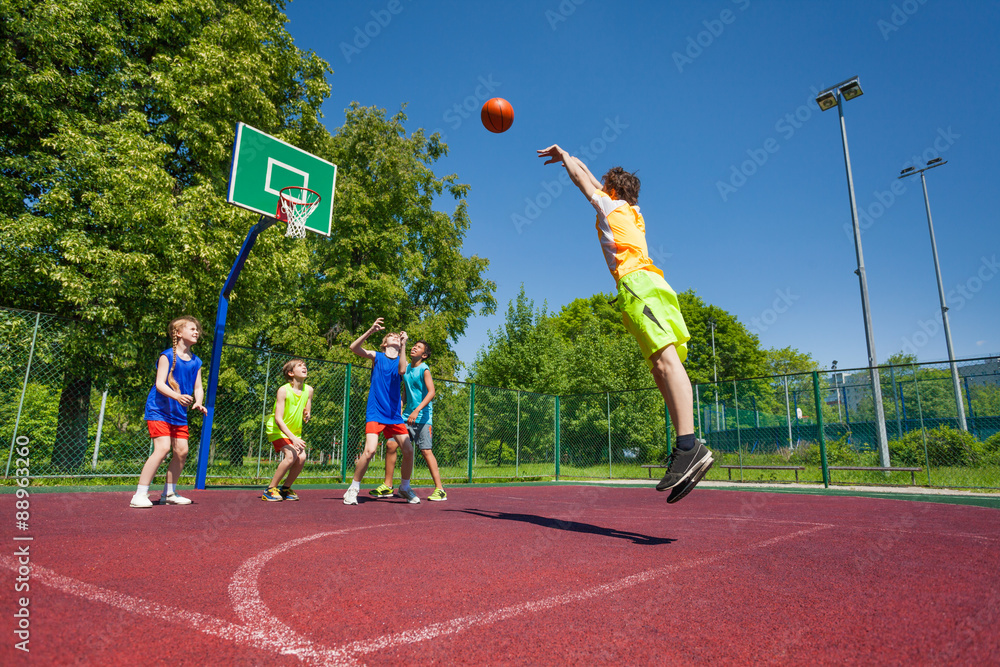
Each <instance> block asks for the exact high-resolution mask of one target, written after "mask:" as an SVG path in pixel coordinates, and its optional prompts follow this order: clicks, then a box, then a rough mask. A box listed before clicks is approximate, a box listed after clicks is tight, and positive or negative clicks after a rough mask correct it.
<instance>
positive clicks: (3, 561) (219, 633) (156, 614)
mask: <svg viewBox="0 0 1000 667" xmlns="http://www.w3.org/2000/svg"><path fill="white" fill-rule="evenodd" d="M0 565H3V566H4V567H7V568H10V569H12V570H15V571H16V570H17V568H18V565H17V563H16V562H15V560H14V559H13V558H11V557H10V556H0ZM31 577H32V580H33V581H37V582H39V583H42V584H45V585H47V586H51V587H52V588H55V589H57V590H60V591H62V592H64V593H69V594H70V595H75V596H77V597H81V598H83V599H85V600H90V601H92V602H103V603H104V604H106V605H110V606H112V607H117V608H119V609H124V610H125V611H129V612H132V613H133V614H137V615H139V616H148V617H150V618H155V619H156V620H158V621H168V622H171V623H176V624H178V625H181V626H186V627H188V628H191V629H192V630H197V631H198V632H203V633H205V634H207V635H211V636H213V637H219V638H220V639H225V640H227V641H230V642H233V643H234V644H236V645H237V646H252V647H254V648H259V649H264V650H267V651H272V652H274V653H277V654H279V655H294V656H295V657H297V658H299V659H300V660H302V661H304V662H307V663H312V664H316V665H351V666H355V665H357V664H358V662H357V661H356V660H353V659H351V658H346V657H343V654H342V652H333V651H331V650H329V649H327V648H325V647H322V646H318V645H317V644H315V643H314V642H311V641H309V640H308V639H305V638H304V637H301V636H299V635H296V634H294V633H292V635H289V634H287V633H285V632H283V631H273V630H272V629H264V628H250V627H247V626H244V625H236V624H235V623H230V622H229V621H223V620H221V619H218V618H215V617H214V616H208V615H207V614H199V613H198V612H195V611H187V610H186V609H178V608H177V607H171V606H169V605H164V604H159V603H157V602H151V601H149V600H143V599H140V598H137V597H133V596H131V595H126V594H124V593H119V592H117V591H112V590H108V589H107V588H101V587H100V586H95V585H93V584H88V583H86V582H83V581H80V580H78V579H73V578H71V577H66V576H63V575H61V574H56V573H55V572H53V571H52V570H50V569H48V568H47V567H42V566H40V565H32V566H31Z"/></svg>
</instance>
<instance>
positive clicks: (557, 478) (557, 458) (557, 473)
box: [556, 396, 561, 482]
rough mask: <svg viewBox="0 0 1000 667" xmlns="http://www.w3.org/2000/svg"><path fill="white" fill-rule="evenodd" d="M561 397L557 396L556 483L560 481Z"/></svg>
mask: <svg viewBox="0 0 1000 667" xmlns="http://www.w3.org/2000/svg"><path fill="white" fill-rule="evenodd" d="M560 458H561V456H560V454H559V397H558V396H556V481H557V482H558V481H559V459H560Z"/></svg>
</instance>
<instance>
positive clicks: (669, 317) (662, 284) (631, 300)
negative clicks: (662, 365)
mask: <svg viewBox="0 0 1000 667" xmlns="http://www.w3.org/2000/svg"><path fill="white" fill-rule="evenodd" d="M618 309H619V310H620V311H621V313H622V321H623V322H624V323H625V328H626V329H628V331H629V333H630V334H632V336H633V337H634V338H635V340H636V342H637V343H639V349H640V350H642V356H643V357H644V358H645V359H646V365H648V366H649V367H650V368H652V367H653V363H652V362H651V361H650V360H649V358H650V357H651V356H653V355H654V354H656V353H657V352H659V351H660V350H662V349H663V348H665V347H666V346H667V345H673V346H674V347H675V348H676V349H677V356H678V357H679V358H680V360H681V362H683V361H684V360H685V359H686V358H687V342H688V341H689V340H691V334H689V333H688V330H687V325H686V324H684V316H683V315H681V309H680V305H679V304H678V303H677V293H676V292H674V290H673V289H671V287H670V285H668V284H667V281H666V280H664V279H663V277H662V276H661V275H660V274H658V273H654V272H652V271H633V272H632V273H629V274H628V275H625V276H622V279H621V280H619V281H618Z"/></svg>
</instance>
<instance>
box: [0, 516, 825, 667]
mask: <svg viewBox="0 0 1000 667" xmlns="http://www.w3.org/2000/svg"><path fill="white" fill-rule="evenodd" d="M422 523H423V522H422ZM397 525H399V524H381V525H378V526H362V527H356V528H347V529H342V530H336V531H328V532H323V533H317V534H315V535H310V536H308V537H303V538H299V539H297V540H292V541H291V542H288V543H285V544H282V545H279V546H278V547H275V548H273V549H269V550H267V551H265V552H262V553H260V554H258V555H257V556H255V557H253V558H251V559H249V560H248V561H246V562H245V563H244V564H243V566H241V567H240V569H239V570H237V572H236V574H235V575H234V576H233V580H232V582H231V583H230V587H229V593H230V599H231V601H232V602H233V605H234V609H235V611H236V613H237V615H238V616H239V617H240V619H241V620H242V621H243V622H244V623H245V625H237V624H235V623H230V622H228V621H224V620H221V619H218V618H215V617H212V616H208V615H207V614H200V613H198V612H192V611H187V610H184V609H179V608H176V607H171V606H169V605H163V604H159V603H156V602H150V601H148V600H142V599H140V598H136V597H133V596H131V595H126V594H124V593H119V592H116V591H112V590H109V589H106V588H101V587H100V586H95V585H93V584H88V583H85V582H82V581H79V580H77V579H73V578H70V577H66V576H63V575H60V574H56V573H55V572H53V571H52V570H50V569H48V568H45V567H42V566H39V565H32V566H31V570H32V576H33V578H35V579H36V580H37V581H38V582H39V583H43V584H46V585H48V586H51V587H53V588H56V589H58V590H61V591H63V592H65V593H69V594H71V595H75V596H77V597H81V598H84V599H86V600H91V601H95V602H102V603H104V604H108V605H110V606H113V607H118V608H120V609H124V610H126V611H130V612H132V613H135V614H138V615H141V616H148V617H151V618H157V619H160V620H167V621H170V622H173V623H177V624H179V625H183V626H187V627H189V628H191V629H193V630H197V631H199V632H202V633H205V634H208V635H211V636H215V637H219V638H221V639H225V640H228V641H231V642H233V643H235V644H237V645H239V646H252V647H255V648H260V649H264V650H269V651H273V652H275V653H278V654H280V655H293V656H295V657H297V658H299V659H300V660H302V661H304V662H307V663H311V664H317V665H352V666H356V665H358V664H359V662H358V660H357V658H356V657H355V656H358V655H362V654H367V653H374V652H377V651H381V650H384V649H386V648H390V647H394V646H403V645H407V644H414V643H417V642H422V641H428V640H430V639H434V638H436V637H441V636H445V635H451V634H455V633H457V632H461V631H463V630H468V629H470V628H474V627H477V626H483V625H490V624H493V623H498V622H501V621H505V620H507V619H510V618H514V617H516V616H520V615H523V614H528V613H536V612H541V611H545V610H547V609H552V608H555V607H559V606H563V605H567V604H571V603H574V602H580V601H584V600H588V599H591V598H595V597H602V596H607V595H611V594H614V593H617V592H619V591H622V590H625V589H627V588H631V587H634V586H637V585H640V584H643V583H646V582H649V581H653V580H655V579H658V578H660V577H663V576H665V575H668V574H673V573H676V572H678V571H680V570H685V569H689V568H693V567H698V566H702V565H709V564H712V563H715V562H717V561H720V560H724V559H727V558H730V557H733V556H741V555H746V554H749V553H751V552H753V551H756V550H759V549H764V548H767V547H770V546H773V545H775V544H778V543H779V542H784V541H786V540H790V539H794V538H797V537H802V536H804V535H808V534H810V533H814V532H816V531H819V530H824V529H828V528H834V527H835V526H833V525H832V524H814V525H813V526H812V527H811V528H806V529H803V530H800V531H797V532H795V533H790V534H788V535H781V536H778V537H773V538H770V539H767V540H764V541H763V542H759V543H757V544H754V545H751V546H749V547H744V548H742V549H735V550H731V551H724V552H722V553H719V554H717V555H715V556H711V557H708V558H702V559H697V560H691V561H684V562H681V563H676V564H673V565H668V566H665V567H661V568H656V569H653V570H647V571H645V572H640V573H638V574H634V575H630V576H628V577H625V578H624V579H619V580H618V581H613V582H610V583H607V584H601V585H599V586H595V587H592V588H588V589H584V590H582V591H577V592H574V593H566V594H563V595H556V596H552V597H548V598H544V599H541V600H534V601H530V602H524V603H521V604H517V605H512V606H509V607H504V608H502V609H498V610H495V611H491V612H486V613H482V614H473V615H471V616H464V617H461V618H456V619H453V620H451V621H444V622H441V623H434V624H432V625H429V626H425V627H423V628H418V629H415V630H407V631H405V632H399V633H395V634H389V635H384V636H382V637H377V638H375V639H371V640H366V641H358V642H351V643H349V644H345V645H343V646H341V647H339V648H336V649H330V648H327V647H324V646H321V645H319V644H316V643H315V642H313V641H311V640H309V639H307V638H305V637H303V636H301V635H299V634H298V633H296V632H295V631H294V630H292V629H291V628H289V627H288V626H286V625H284V624H283V623H280V622H277V620H276V619H274V618H273V617H272V616H271V614H270V610H267V608H266V607H265V606H263V602H262V601H261V598H260V594H259V581H258V579H259V575H260V572H261V571H262V570H263V568H264V566H265V565H266V564H267V562H268V561H269V560H270V559H271V558H273V557H274V556H276V555H277V554H279V553H283V552H285V551H287V550H288V549H291V548H293V547H295V546H299V545H302V544H305V543H307V542H311V541H314V540H317V539H320V538H322V537H329V536H333V535H341V534H344V533H347V532H351V531H356V530H366V529H369V528H382V527H389V526H397ZM0 565H2V566H4V567H7V568H9V569H12V570H15V571H16V570H17V567H18V565H17V563H16V561H15V560H14V559H13V558H11V557H9V556H2V555H0ZM255 605H256V606H255ZM265 610H266V611H267V612H268V616H269V618H267V619H265V620H264V621H258V618H257V617H263V616H264V613H263V612H264V611H265ZM251 611H253V612H256V615H257V617H255V616H254V615H253V614H251Z"/></svg>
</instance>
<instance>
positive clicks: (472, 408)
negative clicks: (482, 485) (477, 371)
mask: <svg viewBox="0 0 1000 667" xmlns="http://www.w3.org/2000/svg"><path fill="white" fill-rule="evenodd" d="M470 387H471V390H470V391H469V451H468V457H467V458H468V460H469V484H472V458H473V456H475V450H476V385H475V383H473V384H472V385H470Z"/></svg>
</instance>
